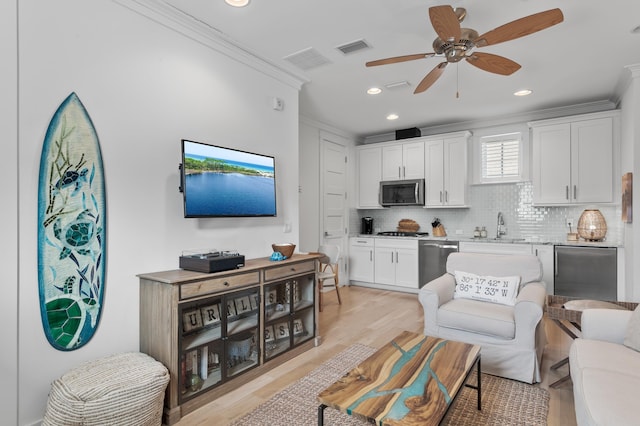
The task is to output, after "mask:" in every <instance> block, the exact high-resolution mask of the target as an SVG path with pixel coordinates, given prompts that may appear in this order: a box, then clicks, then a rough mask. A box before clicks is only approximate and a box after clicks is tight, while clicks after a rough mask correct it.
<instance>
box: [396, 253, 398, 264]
mask: <svg viewBox="0 0 640 426" xmlns="http://www.w3.org/2000/svg"><path fill="white" fill-rule="evenodd" d="M396 263H398V252H396Z"/></svg>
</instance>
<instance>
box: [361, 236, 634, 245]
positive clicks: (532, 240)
mask: <svg viewBox="0 0 640 426" xmlns="http://www.w3.org/2000/svg"><path fill="white" fill-rule="evenodd" d="M352 237H357V238H385V239H389V238H391V239H399V240H407V239H416V240H436V241H459V242H474V243H482V244H540V245H556V246H558V245H563V246H576V247H620V248H622V247H624V245H623V244H622V243H620V242H615V241H583V240H581V241H566V240H561V239H559V238H473V237H468V236H464V235H459V236H451V235H448V236H446V237H434V236H431V235H428V236H416V237H401V236H392V235H377V234H357V235H352Z"/></svg>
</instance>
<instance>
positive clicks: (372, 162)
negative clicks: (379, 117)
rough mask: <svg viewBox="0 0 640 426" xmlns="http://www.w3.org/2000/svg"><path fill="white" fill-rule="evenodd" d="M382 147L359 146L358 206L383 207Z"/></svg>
mask: <svg viewBox="0 0 640 426" xmlns="http://www.w3.org/2000/svg"><path fill="white" fill-rule="evenodd" d="M381 180H382V148H381V147H379V146H378V147H361V148H358V208H381V206H380V204H379V201H378V192H379V191H380V181H381Z"/></svg>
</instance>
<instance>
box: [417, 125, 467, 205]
mask: <svg viewBox="0 0 640 426" xmlns="http://www.w3.org/2000/svg"><path fill="white" fill-rule="evenodd" d="M469 136H470V133H469V132H464V133H460V134H456V135H448V136H446V137H443V138H438V139H430V140H427V141H425V149H424V151H425V169H426V172H425V174H426V183H425V207H466V199H467V143H468V138H469Z"/></svg>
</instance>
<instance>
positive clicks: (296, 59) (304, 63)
mask: <svg viewBox="0 0 640 426" xmlns="http://www.w3.org/2000/svg"><path fill="white" fill-rule="evenodd" d="M284 60H285V61H289V62H291V63H292V64H293V65H295V66H297V67H298V68H301V69H303V70H305V71H306V70H310V69H311V68H316V67H319V66H321V65H324V64H330V63H331V61H330V60H329V59H327V58H325V57H324V56H322V55H321V54H320V52H318V51H317V50H316V49H314V48H313V47H309V48H307V49H303V50H301V51H299V52H296V53H292V54H291V55H289V56H285V57H284Z"/></svg>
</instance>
